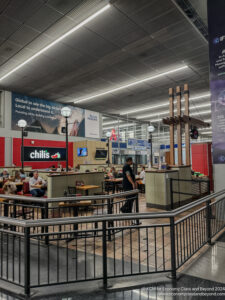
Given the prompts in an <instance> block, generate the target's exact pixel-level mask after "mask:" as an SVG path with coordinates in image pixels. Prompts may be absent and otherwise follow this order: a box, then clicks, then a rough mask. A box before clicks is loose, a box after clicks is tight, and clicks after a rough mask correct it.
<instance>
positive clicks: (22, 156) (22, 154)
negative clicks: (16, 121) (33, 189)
mask: <svg viewBox="0 0 225 300" xmlns="http://www.w3.org/2000/svg"><path fill="white" fill-rule="evenodd" d="M23 130H24V128H23V127H22V130H21V134H22V147H21V163H22V170H23V165H24V141H23V139H24V134H23Z"/></svg>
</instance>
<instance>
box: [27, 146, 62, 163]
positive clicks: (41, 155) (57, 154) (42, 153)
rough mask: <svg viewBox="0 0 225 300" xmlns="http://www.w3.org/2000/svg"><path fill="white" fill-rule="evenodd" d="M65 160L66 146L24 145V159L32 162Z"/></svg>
mask: <svg viewBox="0 0 225 300" xmlns="http://www.w3.org/2000/svg"><path fill="white" fill-rule="evenodd" d="M21 150H22V149H21ZM21 154H22V151H21ZM65 160H66V148H50V147H24V161H32V162H34V161H55V162H56V161H65Z"/></svg>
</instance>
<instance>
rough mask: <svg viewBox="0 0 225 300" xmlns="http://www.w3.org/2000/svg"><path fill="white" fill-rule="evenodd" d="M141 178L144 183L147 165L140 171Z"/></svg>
mask: <svg viewBox="0 0 225 300" xmlns="http://www.w3.org/2000/svg"><path fill="white" fill-rule="evenodd" d="M140 178H141V181H142V183H143V184H145V167H142V171H141V173H140Z"/></svg>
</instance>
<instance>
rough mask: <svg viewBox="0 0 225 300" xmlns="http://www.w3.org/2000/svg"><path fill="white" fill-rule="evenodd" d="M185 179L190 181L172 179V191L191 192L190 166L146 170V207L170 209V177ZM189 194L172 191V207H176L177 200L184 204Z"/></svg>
mask: <svg viewBox="0 0 225 300" xmlns="http://www.w3.org/2000/svg"><path fill="white" fill-rule="evenodd" d="M171 178H172V179H185V180H190V181H183V182H182V181H180V182H178V181H173V183H172V184H173V187H172V188H173V191H179V192H183V193H185V192H186V193H191V191H192V182H191V167H190V166H180V167H179V166H174V167H171V169H170V170H156V169H150V170H146V173H145V191H146V192H145V195H146V203H147V206H148V207H154V208H160V209H166V210H168V209H170V207H171V186H170V179H171ZM188 199H190V195H182V194H176V193H173V203H174V208H176V207H178V204H179V202H180V203H181V204H185V203H186V202H187V201H188Z"/></svg>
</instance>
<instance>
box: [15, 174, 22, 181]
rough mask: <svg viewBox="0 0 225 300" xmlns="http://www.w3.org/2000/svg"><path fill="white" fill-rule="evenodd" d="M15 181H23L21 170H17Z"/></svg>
mask: <svg viewBox="0 0 225 300" xmlns="http://www.w3.org/2000/svg"><path fill="white" fill-rule="evenodd" d="M14 181H15V182H21V177H20V172H19V171H16V172H15V178H14Z"/></svg>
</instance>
